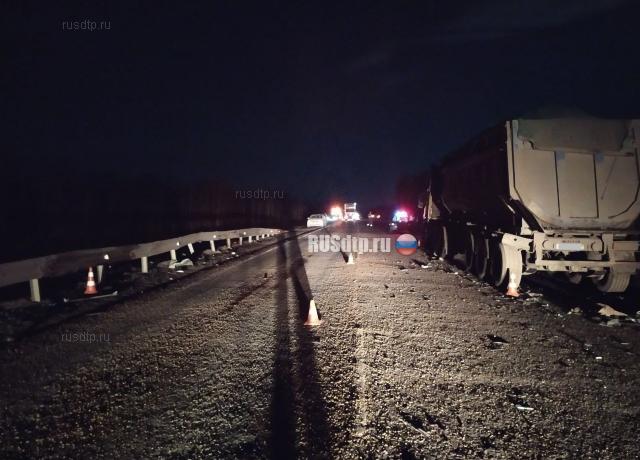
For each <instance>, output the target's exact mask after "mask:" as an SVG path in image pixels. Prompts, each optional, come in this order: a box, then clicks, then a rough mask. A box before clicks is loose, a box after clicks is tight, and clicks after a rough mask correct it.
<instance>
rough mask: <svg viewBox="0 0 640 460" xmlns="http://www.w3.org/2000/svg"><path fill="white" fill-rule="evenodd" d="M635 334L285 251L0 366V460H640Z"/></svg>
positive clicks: (424, 275) (558, 311) (129, 308)
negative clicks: (307, 320) (317, 317)
mask: <svg viewBox="0 0 640 460" xmlns="http://www.w3.org/2000/svg"><path fill="white" fill-rule="evenodd" d="M361 230H364V229H361ZM326 231H331V232H333V233H344V234H346V233H351V234H353V233H355V232H356V229H354V228H348V227H347V226H346V225H344V226H342V227H336V228H333V229H331V230H321V231H320V232H319V233H318V234H321V233H323V232H326ZM368 236H384V235H376V234H373V233H371V234H368ZM310 298H313V299H314V300H315V302H316V304H317V306H318V308H319V310H320V314H321V316H322V319H323V324H322V325H321V326H319V327H316V328H308V327H305V326H303V324H302V323H303V320H304V319H303V318H304V316H305V315H306V309H307V308H308V304H309V300H310ZM580 301H581V299H580V297H579V296H576V299H575V304H576V306H578V307H579V306H580ZM638 333H639V330H638V326H637V323H632V322H629V323H626V322H625V323H623V324H622V325H621V326H619V327H607V326H604V325H603V324H602V323H597V322H594V321H592V320H590V319H589V318H588V317H586V316H585V315H580V314H567V311H566V310H563V309H562V308H560V307H557V306H556V305H555V304H554V303H553V302H552V301H550V300H549V299H547V298H546V297H545V296H533V295H532V296H526V295H524V296H522V297H521V298H520V299H518V300H514V299H510V298H507V297H504V296H503V295H502V294H501V293H499V292H497V291H496V290H495V289H494V288H493V287H491V286H489V285H487V284H484V283H480V282H478V281H477V280H475V279H474V278H473V277H472V276H469V275H466V274H463V273H462V272H459V271H458V270H457V269H456V268H455V267H454V266H452V265H449V264H448V263H446V262H443V261H428V260H427V259H426V257H425V255H424V254H422V253H420V252H418V253H416V254H415V255H413V256H409V257H406V256H400V255H398V254H397V253H395V251H393V248H392V252H391V253H376V254H373V253H370V254H363V255H361V256H359V257H357V258H356V263H355V264H354V265H348V264H346V263H345V259H344V257H343V255H342V254H341V253H332V252H330V253H314V254H309V253H308V252H307V241H306V238H305V237H301V238H300V239H299V240H296V239H293V240H290V241H283V242H282V243H281V244H279V245H276V246H274V247H271V248H269V249H265V250H264V251H262V252H260V253H258V254H253V255H251V256H247V257H245V258H242V259H240V260H237V261H235V262H234V263H231V264H227V265H224V266H221V267H218V268H216V269H213V270H207V271H202V272H199V273H196V274H194V275H193V276H191V277H189V278H186V279H183V280H180V281H179V282H177V283H174V284H173V285H171V286H169V287H167V288H166V289H162V290H157V291H153V292H150V293H148V294H145V295H143V296H139V297H137V298H134V299H130V300H126V301H124V302H122V303H119V304H116V305H114V306H112V307H111V308H109V309H108V310H106V311H102V312H99V313H96V314H91V315H87V316H83V317H81V318H75V319H73V320H71V321H68V322H65V323H63V324H61V325H58V326H55V327H53V328H51V329H48V330H45V331H42V332H40V333H38V334H35V335H33V336H29V337H26V338H24V339H23V340H20V341H17V342H15V343H11V344H8V345H7V346H5V347H4V348H2V349H0V362H1V363H2V375H1V377H0V397H1V405H0V407H1V409H2V413H1V416H0V458H83V459H84V458H185V459H187V458H437V459H439V458H542V459H547V458H594V459H600V458H611V459H621V458H638V456H639V448H638V441H637V440H638V433H639V426H638V425H639V422H638V420H640V417H639V416H638V415H639V414H638V412H639V409H640V396H639V391H638V388H640V385H639V383H640V364H639V363H638V356H639V353H640V340H639V335H638Z"/></svg>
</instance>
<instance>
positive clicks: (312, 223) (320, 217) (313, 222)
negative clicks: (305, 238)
mask: <svg viewBox="0 0 640 460" xmlns="http://www.w3.org/2000/svg"><path fill="white" fill-rule="evenodd" d="M326 226H327V216H326V215H325V214H311V215H310V216H309V217H307V227H326Z"/></svg>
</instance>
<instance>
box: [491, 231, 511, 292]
mask: <svg viewBox="0 0 640 460" xmlns="http://www.w3.org/2000/svg"><path fill="white" fill-rule="evenodd" d="M507 269H508V267H507V258H506V257H505V253H504V248H503V246H502V243H501V242H500V241H498V240H495V241H491V242H490V243H489V271H490V274H489V276H490V277H491V282H492V283H493V284H494V285H495V286H501V285H502V284H504V281H505V279H506V277H507Z"/></svg>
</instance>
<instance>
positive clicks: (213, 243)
mask: <svg viewBox="0 0 640 460" xmlns="http://www.w3.org/2000/svg"><path fill="white" fill-rule="evenodd" d="M209 244H210V245H211V250H212V251H213V252H216V242H215V241H213V240H210V241H209Z"/></svg>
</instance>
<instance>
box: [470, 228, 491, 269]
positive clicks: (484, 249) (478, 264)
mask: <svg viewBox="0 0 640 460" xmlns="http://www.w3.org/2000/svg"><path fill="white" fill-rule="evenodd" d="M473 238H474V240H475V241H474V244H473V248H474V250H475V255H474V257H473V273H474V274H475V275H476V276H477V277H478V278H479V279H481V280H484V279H486V278H487V275H488V274H489V240H488V239H487V238H485V237H484V236H483V235H482V234H480V233H474V235H473Z"/></svg>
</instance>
